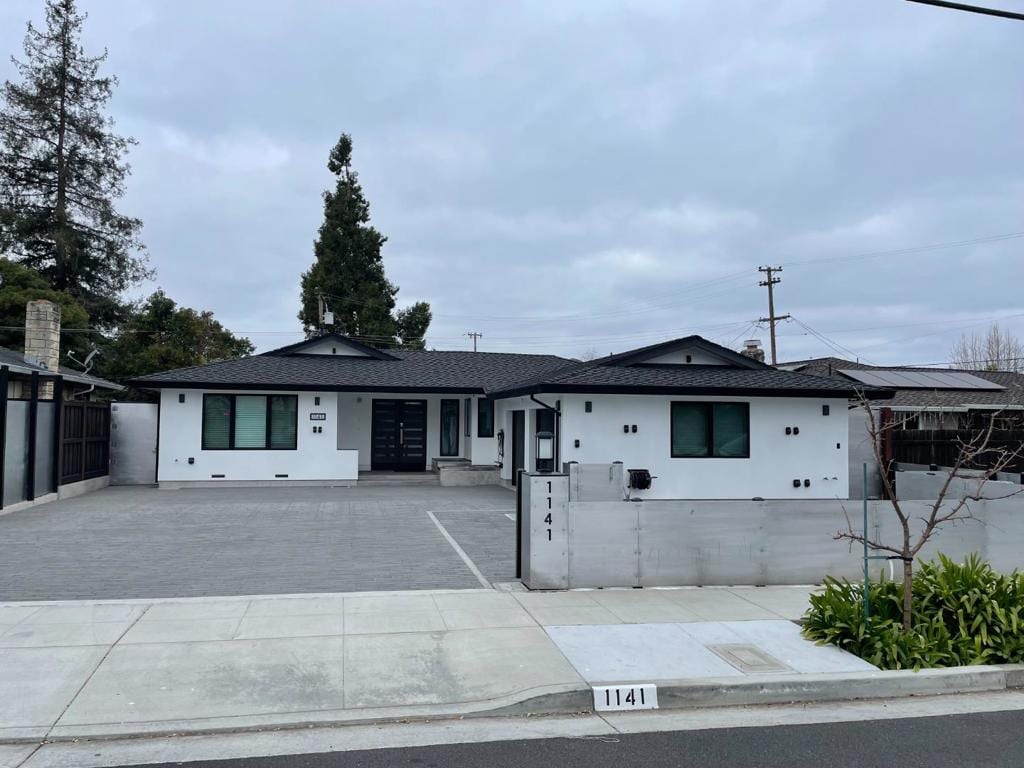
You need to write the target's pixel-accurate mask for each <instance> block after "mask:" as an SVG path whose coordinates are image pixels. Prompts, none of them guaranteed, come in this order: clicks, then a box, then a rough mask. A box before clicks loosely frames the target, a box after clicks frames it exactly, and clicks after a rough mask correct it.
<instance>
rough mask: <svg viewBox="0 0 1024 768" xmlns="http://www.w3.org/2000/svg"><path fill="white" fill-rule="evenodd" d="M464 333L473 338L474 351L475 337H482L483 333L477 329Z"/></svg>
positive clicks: (474, 349) (474, 347) (474, 346)
mask: <svg viewBox="0 0 1024 768" xmlns="http://www.w3.org/2000/svg"><path fill="white" fill-rule="evenodd" d="M465 335H466V336H469V337H470V338H471V339H472V340H473V351H474V352H476V340H477V339H482V338H483V337H484V335H483V334H482V333H480V332H479V331H470V332H469V333H467V334H465Z"/></svg>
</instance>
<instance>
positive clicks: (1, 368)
mask: <svg viewBox="0 0 1024 768" xmlns="http://www.w3.org/2000/svg"><path fill="white" fill-rule="evenodd" d="M9 370H10V369H9V368H8V367H7V366H6V365H0V509H3V508H4V459H5V458H6V456H5V454H6V452H7V382H8V379H9V376H8V372H9Z"/></svg>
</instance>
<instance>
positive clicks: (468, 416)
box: [462, 397, 473, 437]
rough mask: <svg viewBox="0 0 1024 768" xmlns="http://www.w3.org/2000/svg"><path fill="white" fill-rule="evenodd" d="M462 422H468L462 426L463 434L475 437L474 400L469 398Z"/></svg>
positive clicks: (465, 405) (463, 410)
mask: <svg viewBox="0 0 1024 768" xmlns="http://www.w3.org/2000/svg"><path fill="white" fill-rule="evenodd" d="M462 420H463V421H464V422H466V423H465V424H463V425H462V434H463V436H465V437H472V436H473V398H472V397H467V398H466V401H465V404H464V405H463V408H462Z"/></svg>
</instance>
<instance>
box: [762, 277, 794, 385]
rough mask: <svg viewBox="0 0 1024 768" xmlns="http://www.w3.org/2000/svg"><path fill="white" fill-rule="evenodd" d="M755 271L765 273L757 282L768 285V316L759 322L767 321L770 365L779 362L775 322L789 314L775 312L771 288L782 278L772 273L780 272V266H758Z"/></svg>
mask: <svg viewBox="0 0 1024 768" xmlns="http://www.w3.org/2000/svg"><path fill="white" fill-rule="evenodd" d="M757 271H758V272H764V273H765V275H766V278H765V279H764V280H762V281H761V282H760V283H758V285H761V286H767V287H768V317H762V318H761V320H760V322H762V323H768V327H769V329H770V336H771V340H772V365H775V364H776V363H777V362H779V361H778V358H777V357H776V354H775V324H776V323H777V322H779V320H789V315H776V314H775V292H774V291H773V290H772V288H773V287H774V286H775V285H777V284H778V283H781V282H782V278H781V277H773V275H774V274H775V273H777V272H781V271H782V267H758V268H757Z"/></svg>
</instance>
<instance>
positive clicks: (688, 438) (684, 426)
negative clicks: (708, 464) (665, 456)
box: [672, 403, 708, 457]
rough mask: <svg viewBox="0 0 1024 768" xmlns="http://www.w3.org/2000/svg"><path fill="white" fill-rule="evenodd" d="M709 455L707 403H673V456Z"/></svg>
mask: <svg viewBox="0 0 1024 768" xmlns="http://www.w3.org/2000/svg"><path fill="white" fill-rule="evenodd" d="M707 455H708V408H707V404H706V403H672V456H673V457H687V456H698V457H699V456H707Z"/></svg>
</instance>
